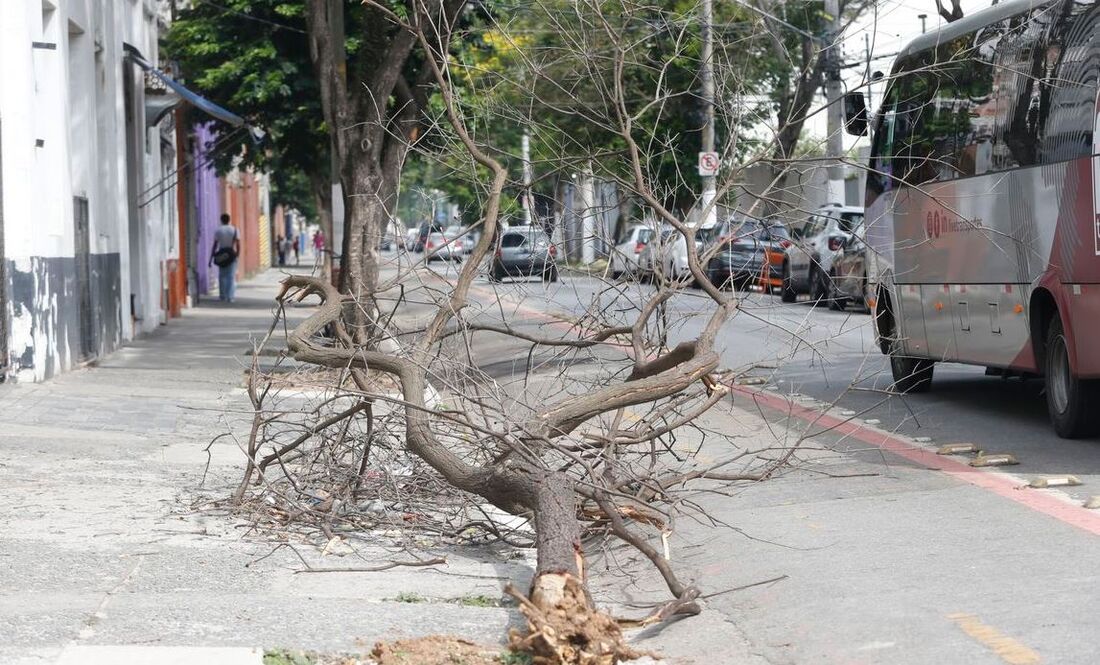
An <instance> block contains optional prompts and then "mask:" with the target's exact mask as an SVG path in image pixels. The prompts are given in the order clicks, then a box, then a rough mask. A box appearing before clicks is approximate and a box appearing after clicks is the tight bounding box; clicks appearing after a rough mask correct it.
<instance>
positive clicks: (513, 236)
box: [500, 233, 527, 247]
mask: <svg viewBox="0 0 1100 665" xmlns="http://www.w3.org/2000/svg"><path fill="white" fill-rule="evenodd" d="M526 241H527V236H525V235H523V234H520V233H505V234H504V237H503V238H501V239H500V246H501V247H520V246H521V245H523V243H525V242H526Z"/></svg>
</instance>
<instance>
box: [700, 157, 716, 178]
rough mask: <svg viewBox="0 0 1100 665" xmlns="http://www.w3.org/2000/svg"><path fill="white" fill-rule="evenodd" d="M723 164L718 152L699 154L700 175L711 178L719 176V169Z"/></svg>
mask: <svg viewBox="0 0 1100 665" xmlns="http://www.w3.org/2000/svg"><path fill="white" fill-rule="evenodd" d="M720 165H721V162H720V161H719V159H718V153H716V152H701V153H699V175H701V176H710V175H718V167H719V166H720Z"/></svg>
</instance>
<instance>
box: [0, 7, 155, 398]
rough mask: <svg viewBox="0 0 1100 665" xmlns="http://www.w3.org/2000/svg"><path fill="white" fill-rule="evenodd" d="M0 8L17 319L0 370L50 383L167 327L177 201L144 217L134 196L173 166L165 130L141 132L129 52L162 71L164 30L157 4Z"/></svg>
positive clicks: (7, 237) (7, 218)
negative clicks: (128, 80) (83, 233)
mask: <svg viewBox="0 0 1100 665" xmlns="http://www.w3.org/2000/svg"><path fill="white" fill-rule="evenodd" d="M0 2H2V4H3V17H2V20H0V127H2V132H3V136H2V142H0V146H2V150H3V153H2V154H0V163H2V168H3V180H2V182H3V188H4V191H3V197H2V201H3V213H4V216H3V219H4V226H3V233H4V255H5V256H3V257H0V259H2V260H4V261H5V262H6V267H7V277H8V280H7V281H8V283H7V284H5V285H2V286H4V287H5V288H6V293H7V298H6V299H0V302H4V306H5V310H6V311H2V312H0V316H5V317H7V318H8V320H9V322H10V326H9V329H10V334H9V336H8V339H7V345H6V348H7V351H8V358H7V360H8V362H7V363H5V362H2V361H0V367H3V366H4V365H5V364H7V365H9V374H10V375H13V376H15V377H16V378H17V379H18V380H41V379H44V378H48V377H49V376H52V375H54V374H56V373H58V372H61V371H65V370H68V369H70V368H71V367H72V366H73V365H74V364H75V363H77V362H79V361H80V360H81V359H83V358H88V357H93V356H96V355H100V354H102V353H105V352H108V351H110V350H112V349H114V348H116V347H117V346H118V345H120V344H121V343H122V342H123V341H125V340H128V339H131V338H132V337H133V336H134V335H135V334H140V333H141V332H147V331H150V330H152V329H153V328H155V327H156V326H157V325H158V324H160V323H161V322H163V321H164V316H165V314H164V303H163V302H162V290H163V287H164V280H163V277H162V274H163V269H164V261H165V259H166V258H167V257H168V255H169V253H170V252H173V249H174V244H173V243H172V242H171V240H170V239H169V238H168V234H169V233H170V232H172V231H173V230H174V229H175V226H174V218H175V208H174V203H175V197H174V194H173V193H171V192H169V193H167V194H166V195H165V196H162V197H160V198H159V199H157V200H155V201H154V202H153V203H151V204H149V205H145V206H141V207H138V206H137V205H136V204H137V200H136V197H137V196H138V195H140V194H142V193H143V192H144V191H145V190H147V189H148V188H149V187H150V186H153V185H154V184H155V183H157V182H158V181H160V180H161V179H162V178H163V177H164V176H165V175H166V174H167V173H168V172H169V171H171V169H172V164H171V163H162V162H170V159H169V160H165V159H162V150H161V142H160V130H159V129H158V128H148V129H146V127H145V118H144V94H145V93H144V83H143V78H142V76H141V75H140V70H139V69H138V68H137V67H136V66H135V65H132V64H130V63H129V62H127V61H126V60H125V57H124V49H123V44H124V43H128V44H132V45H134V46H136V47H137V48H138V49H139V50H141V52H142V53H143V54H144V56H145V57H146V58H147V59H149V60H150V61H153V62H156V58H157V38H158V32H159V29H160V25H159V17H158V12H157V4H156V3H155V2H153V0H0ZM32 43H37V44H36V45H32ZM127 76H131V77H133V81H134V85H133V87H132V90H133V95H132V98H131V99H130V104H129V105H128V104H127V99H126V94H125V88H126V86H125V77H127ZM128 113H129V114H130V117H131V120H132V123H131V125H130V127H131V131H130V141H129V143H128V140H127V127H128V125H127V114H128ZM165 122H167V121H165ZM128 145H129V146H131V147H132V148H135V150H134V151H133V152H131V151H130V150H129V149H128ZM130 157H136V158H137V161H136V163H131V162H130V161H129V158H130ZM130 170H133V171H132V174H133V176H134V177H133V178H131V177H128V174H130V173H131V171H130ZM158 189H159V187H158V188H157V189H154V190H153V191H154V192H155V191H157V190H158ZM146 196H148V194H147V195H146ZM74 197H83V198H85V199H87V207H88V213H87V214H88V249H89V252H90V254H89V258H88V261H87V262H84V263H83V265H87V266H88V268H87V270H86V272H85V271H82V270H81V269H80V266H81V265H82V262H81V261H79V260H78V258H77V256H76V253H77V252H76V249H77V246H78V243H77V238H76V232H75V229H76V224H75V221H74V215H75V212H76V210H77V207H76V205H74ZM143 202H144V201H143ZM135 211H136V212H135ZM131 293H133V294H135V298H134V301H135V303H136V309H135V310H134V311H131V307H130V303H131ZM89 305H90V306H89ZM89 312H90V313H89ZM89 331H90V332H91V334H90V335H89ZM0 348H4V347H3V345H0Z"/></svg>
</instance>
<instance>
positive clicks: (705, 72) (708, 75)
mask: <svg viewBox="0 0 1100 665" xmlns="http://www.w3.org/2000/svg"><path fill="white" fill-rule="evenodd" d="M702 11H703V17H702V19H703V25H702V32H703V61H702V62H701V63H700V65H701V70H700V72H699V78H700V79H702V84H703V152H705V153H710V152H714V71H713V67H714V30H713V22H714V7H713V0H703V5H702ZM702 178H703V196H702V198H701V199H700V200H699V204H700V206H701V212H703V213H704V214H703V218H702V220H701V223H700V226H701V227H703V228H707V227H711V226H714V224H715V222H717V220H718V207H717V205H715V202H714V199H715V196H716V189H717V188H716V185H715V176H713V175H703V176H702Z"/></svg>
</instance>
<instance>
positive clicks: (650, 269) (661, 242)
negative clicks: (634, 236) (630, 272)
mask: <svg viewBox="0 0 1100 665" xmlns="http://www.w3.org/2000/svg"><path fill="white" fill-rule="evenodd" d="M675 232H676V231H675V229H665V230H663V231H661V232H660V233H654V234H653V237H652V238H650V240H649V242H648V243H646V246H645V247H643V248H642V253H641V254H639V255H638V267H637V268H636V274H637V275H638V279H639V280H640V281H643V282H647V281H649V280H651V279H653V275H654V273H655V272H656V270H657V265H658V264H659V263H660V261H661V256H662V255H663V252H664V248H665V244H666V243H668V242H670V241H671V239H672V234H673V233H675Z"/></svg>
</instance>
